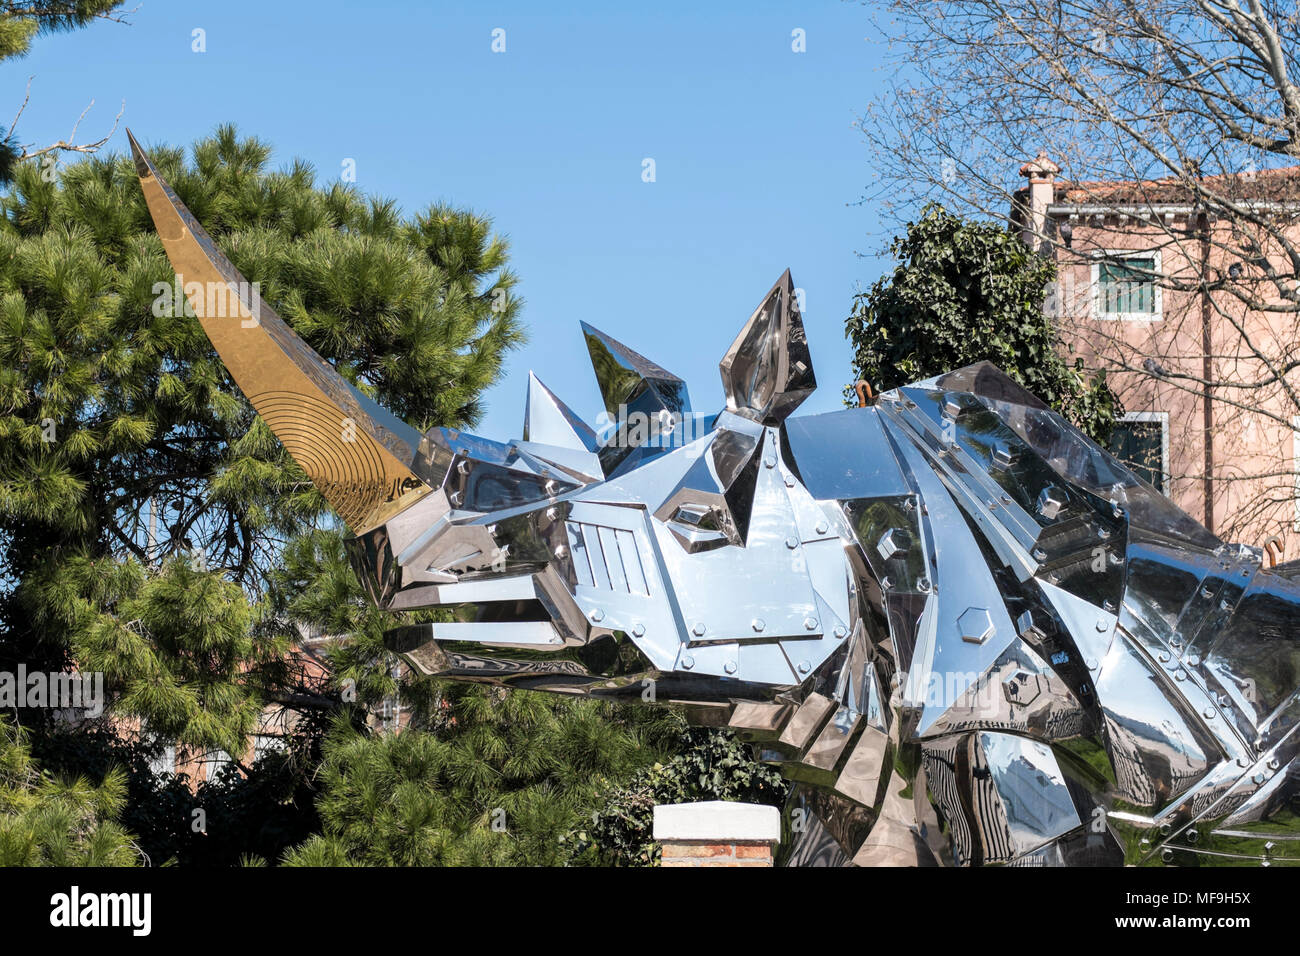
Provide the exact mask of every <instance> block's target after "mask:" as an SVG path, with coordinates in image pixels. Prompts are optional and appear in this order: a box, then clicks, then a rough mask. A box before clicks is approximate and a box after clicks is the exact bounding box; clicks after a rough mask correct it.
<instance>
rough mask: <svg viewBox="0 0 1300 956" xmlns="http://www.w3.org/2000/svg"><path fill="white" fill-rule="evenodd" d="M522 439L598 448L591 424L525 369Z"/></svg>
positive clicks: (546, 443)
mask: <svg viewBox="0 0 1300 956" xmlns="http://www.w3.org/2000/svg"><path fill="white" fill-rule="evenodd" d="M524 441H530V442H539V443H540V444H543V445H558V446H559V447H561V448H568V449H571V450H573V451H587V452H595V451H597V450H598V449H599V448H600V441H599V440H598V439H597V438H596V433H595V432H594V431H592V429H591V426H590V425H588V424H587V423H586V422H584V421H583V420H582V419H581V418H579V417H578V416H577V415H575V414H574V413H573V411H572V410H570V408H569V406H568V405H565V404H564V402H562V401H560V400H559V399H558V398H556V396H555V393H554V392H552V391H551V390H550V389H549V388H547V387H546V386H545V385H543V384H542V380H541V379H540V378H538V377H537V376H536V375H534V374H533V373H532V372H529V373H528V402H527V405H526V406H525V408H524Z"/></svg>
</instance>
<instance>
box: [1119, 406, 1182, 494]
mask: <svg viewBox="0 0 1300 956" xmlns="http://www.w3.org/2000/svg"><path fill="white" fill-rule="evenodd" d="M1110 453H1111V454H1112V455H1114V456H1115V457H1116V458H1118V459H1119V460H1120V461H1122V462H1124V464H1126V465H1127V466H1128V467H1129V469H1130V470H1131V471H1132V472H1133V473H1134V474H1136V475H1137V476H1138V477H1139V478H1141V479H1142V480H1143V481H1146V482H1148V483H1149V484H1150V485H1151V486H1152V487H1154V488H1155V489H1156V491H1158V492H1160V493H1161V494H1168V491H1167V487H1166V486H1167V484H1168V478H1169V413H1168V412H1129V413H1128V414H1127V415H1125V416H1124V418H1123V419H1122V420H1120V421H1118V422H1116V423H1115V430H1114V431H1113V432H1111V436H1110Z"/></svg>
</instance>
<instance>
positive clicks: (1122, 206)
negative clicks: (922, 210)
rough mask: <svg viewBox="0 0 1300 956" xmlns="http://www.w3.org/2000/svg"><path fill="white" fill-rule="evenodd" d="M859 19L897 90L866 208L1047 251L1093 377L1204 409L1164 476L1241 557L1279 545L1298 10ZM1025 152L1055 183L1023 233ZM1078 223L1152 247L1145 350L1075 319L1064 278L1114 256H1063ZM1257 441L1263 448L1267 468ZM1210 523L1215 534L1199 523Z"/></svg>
mask: <svg viewBox="0 0 1300 956" xmlns="http://www.w3.org/2000/svg"><path fill="white" fill-rule="evenodd" d="M870 6H872V7H874V12H873V15H872V21H873V25H874V28H875V29H876V30H877V31H878V32H879V33H880V34H881V35H882V37H883V38H884V39H885V40H886V41H887V43H888V49H889V54H888V56H889V59H890V62H889V64H888V66H889V67H890V68H892V70H893V81H892V86H891V87H890V89H889V90H888V91H887V92H886V93H885V94H884V95H882V96H880V97H878V98H877V99H876V100H875V101H874V102H872V103H870V104H869V106H868V108H867V109H866V111H865V113H864V115H863V116H862V117H861V118H860V127H861V129H862V131H863V133H864V135H865V137H866V139H867V141H868V144H869V145H870V146H871V147H872V152H873V157H872V159H873V162H874V166H875V170H876V174H877V177H878V179H877V181H876V183H875V184H874V185H873V187H871V189H869V191H868V194H867V196H866V197H865V199H866V200H871V201H877V202H879V203H880V204H881V205H882V206H883V208H885V209H886V210H887V212H888V213H890V214H891V215H889V216H887V219H890V220H892V221H893V222H897V221H898V220H900V219H904V218H907V217H908V216H909V215H911V214H912V213H913V212H914V211H915V210H916V209H917V208H918V206H919V204H920V203H921V202H923V201H925V200H932V199H933V200H939V201H942V202H943V203H944V204H945V205H946V206H947V207H948V208H949V209H952V210H953V211H956V212H962V213H966V214H974V215H981V216H993V217H997V218H1000V219H1004V220H1006V221H1007V222H1008V223H1009V224H1010V225H1011V227H1012V228H1014V229H1016V230H1017V231H1021V232H1022V235H1025V238H1026V239H1027V240H1028V241H1030V242H1032V243H1033V244H1035V245H1037V246H1039V247H1040V248H1042V249H1043V250H1044V251H1045V252H1048V253H1050V254H1053V255H1054V256H1056V258H1057V260H1058V263H1060V264H1061V273H1062V285H1061V287H1060V288H1058V289H1057V290H1055V293H1056V294H1055V295H1054V296H1053V297H1051V298H1050V299H1049V307H1054V308H1056V309H1057V310H1058V312H1057V314H1058V315H1059V317H1060V322H1061V325H1062V334H1063V338H1064V339H1066V340H1068V341H1086V342H1087V343H1088V349H1087V351H1088V352H1089V362H1090V364H1096V365H1098V366H1100V367H1104V368H1107V369H1108V370H1111V372H1112V382H1113V383H1118V389H1117V390H1118V391H1119V393H1120V395H1121V398H1123V399H1125V400H1126V401H1133V400H1134V396H1141V395H1144V394H1145V395H1150V394H1155V393H1159V394H1162V395H1165V396H1168V395H1169V393H1170V391H1171V390H1174V391H1178V392H1181V393H1182V394H1183V395H1184V396H1185V405H1187V407H1193V408H1196V409H1198V413H1197V415H1196V417H1197V418H1201V416H1200V414H1199V409H1201V408H1204V410H1205V414H1204V417H1203V420H1202V421H1198V422H1197V423H1196V428H1197V430H1198V431H1199V432H1200V435H1199V437H1198V440H1199V441H1200V442H1201V443H1202V444H1203V445H1204V447H1205V451H1206V453H1205V455H1204V456H1203V463H1201V462H1198V467H1196V468H1189V469H1185V473H1184V474H1180V475H1174V476H1173V478H1174V480H1175V483H1177V482H1182V483H1183V487H1184V488H1195V489H1196V491H1197V493H1198V494H1202V493H1205V494H1207V496H1208V498H1209V500H1213V499H1214V497H1215V496H1216V495H1217V496H1218V497H1219V499H1220V501H1221V502H1229V503H1230V507H1229V508H1228V509H1227V510H1228V511H1229V514H1227V515H1225V516H1224V517H1223V519H1222V520H1221V521H1220V527H1219V528H1217V529H1215V530H1217V531H1219V532H1220V533H1222V534H1227V535H1242V536H1243V540H1252V538H1253V539H1254V541H1253V542H1252V543H1258V541H1259V536H1260V535H1261V534H1266V533H1283V532H1285V533H1286V534H1292V533H1294V529H1295V528H1296V527H1298V525H1297V512H1296V503H1295V500H1296V489H1297V474H1296V465H1295V453H1294V451H1293V443H1292V440H1291V436H1292V434H1293V428H1294V427H1295V425H1294V423H1295V421H1296V419H1297V416H1300V376H1298V375H1297V373H1296V369H1297V367H1298V366H1300V286H1297V279H1298V278H1300V169H1297V168H1296V167H1297V164H1298V163H1300V77H1298V76H1297V67H1298V66H1300V64H1298V63H1297V57H1298V56H1300V12H1298V11H1297V6H1296V4H1295V2H1294V0H973V2H958V0H891V2H887V3H886V2H883V0H880V2H877V3H874V4H870ZM1040 151H1041V152H1045V153H1046V156H1047V157H1050V159H1051V160H1053V161H1054V162H1055V164H1056V165H1058V166H1059V167H1060V174H1059V181H1058V183H1057V184H1056V186H1055V187H1054V188H1055V190H1056V192H1054V194H1053V195H1054V196H1055V199H1054V202H1055V203H1056V204H1057V209H1056V211H1055V212H1056V214H1055V215H1049V216H1046V217H1039V218H1038V219H1035V218H1034V217H1033V215H1031V210H1030V209H1028V208H1027V205H1026V204H1027V190H1025V188H1024V186H1025V183H1024V180H1023V179H1022V178H1021V176H1020V175H1019V172H1020V168H1021V164H1022V163H1024V162H1025V161H1026V159H1030V158H1032V157H1034V156H1035V155H1036V154H1039V153H1040ZM1067 208H1068V209H1069V210H1070V211H1071V213H1072V215H1073V220H1071V218H1070V216H1069V215H1066V214H1065V210H1066V209H1067ZM1080 212H1082V217H1080V215H1079V214H1080ZM1062 222H1068V223H1072V224H1071V228H1067V229H1064V230H1062V229H1061V228H1060V226H1061V223H1062ZM1080 223H1081V224H1082V225H1083V226H1084V227H1085V228H1083V229H1080V228H1079V225H1080ZM1090 226H1098V227H1102V228H1103V229H1109V230H1111V231H1119V232H1126V233H1128V234H1130V235H1138V236H1141V237H1142V238H1143V242H1144V244H1145V246H1146V248H1148V249H1152V250H1160V251H1161V253H1162V254H1161V255H1160V256H1158V257H1157V258H1155V259H1153V260H1152V262H1151V265H1150V270H1149V272H1147V273H1146V274H1145V275H1140V276H1135V279H1137V280H1145V281H1148V282H1150V283H1153V284H1154V285H1157V286H1158V287H1159V288H1160V289H1161V290H1162V292H1163V293H1164V295H1165V301H1166V303H1176V304H1177V305H1176V307H1174V308H1170V309H1166V310H1165V311H1164V318H1163V321H1162V322H1161V323H1160V325H1161V327H1162V328H1161V331H1160V333H1159V334H1158V335H1157V334H1154V333H1153V334H1151V335H1149V336H1142V335H1135V334H1134V332H1133V328H1132V326H1131V324H1129V323H1124V322H1110V323H1099V322H1095V321H1091V322H1089V321H1086V319H1087V318H1089V317H1090V316H1089V315H1088V312H1089V310H1088V308H1086V307H1084V300H1087V299H1088V297H1089V296H1091V295H1094V294H1095V288H1080V287H1079V285H1080V284H1079V283H1075V287H1074V288H1071V287H1070V286H1071V282H1072V277H1074V276H1078V275H1083V274H1086V273H1085V272H1084V271H1083V268H1084V266H1085V265H1086V264H1088V263H1096V262H1098V261H1110V260H1111V256H1110V255H1109V254H1108V253H1109V252H1111V251H1113V250H1107V249H1105V248H1103V246H1104V243H1095V244H1094V246H1093V247H1092V248H1086V247H1081V245H1080V243H1078V242H1073V243H1072V242H1070V239H1071V236H1072V234H1076V233H1080V232H1084V233H1087V234H1089V235H1096V234H1097V231H1098V230H1097V229H1092V228H1089V227H1090ZM1125 262H1126V268H1130V269H1131V268H1132V266H1131V260H1127V259H1126V260H1125ZM1071 264H1074V265H1076V266H1078V267H1079V268H1077V269H1071V268H1069V266H1070V265H1071ZM1143 271H1145V270H1143ZM1082 285H1084V286H1086V285H1087V283H1086V282H1085V283H1082ZM1139 407H1140V406H1139ZM1257 429H1263V431H1261V432H1257V431H1256V430H1257ZM1261 447H1263V448H1268V449H1272V450H1273V452H1272V453H1271V454H1269V455H1266V456H1261V454H1260V452H1259V449H1260V448H1261ZM1211 482H1212V484H1211ZM1234 486H1235V487H1234ZM1221 510H1222V506H1221ZM1197 517H1202V516H1201V515H1199V514H1198V515H1197ZM1206 517H1207V518H1208V519H1209V520H1210V522H1211V523H1212V522H1213V518H1214V514H1213V511H1212V510H1211V511H1210V512H1209V513H1208V514H1207V515H1206Z"/></svg>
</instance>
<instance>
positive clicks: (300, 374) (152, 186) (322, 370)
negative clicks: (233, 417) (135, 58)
mask: <svg viewBox="0 0 1300 956" xmlns="http://www.w3.org/2000/svg"><path fill="white" fill-rule="evenodd" d="M127 135H128V139H129V141H130V143H131V152H132V155H133V157H134V159H135V166H136V172H137V174H138V175H139V177H140V188H141V189H142V190H143V191H144V197H145V203H146V204H147V205H148V207H149V214H150V215H151V216H152V217H153V221H154V226H155V228H156V229H157V230H158V236H159V238H160V239H162V242H163V248H164V249H165V250H166V252H167V258H168V259H170V260H171V264H172V268H173V269H174V270H175V271H176V276H177V282H178V285H179V287H180V288H181V289H183V290H184V293H185V295H186V297H187V298H188V299H189V302H190V305H191V306H192V307H193V309H194V313H195V315H197V316H198V319H199V322H200V323H201V324H202V326H203V331H204V332H206V333H207V336H208V338H209V339H210V340H211V341H212V344H213V346H214V347H215V348H216V350H217V354H218V355H220V356H221V360H222V361H223V362H224V363H225V365H226V368H227V369H228V370H229V371H230V374H231V376H232V377H233V378H234V380H235V382H236V383H237V384H238V385H239V387H240V389H241V390H242V391H243V393H244V394H245V395H246V396H247V397H248V400H249V402H250V403H252V405H253V407H254V408H255V409H257V412H258V414H259V415H261V416H262V418H263V419H264V420H265V421H266V423H267V425H268V426H270V428H271V431H272V432H274V433H275V436H276V437H277V438H279V439H280V442H281V443H282V444H283V445H284V447H285V448H286V449H287V450H288V451H289V454H291V455H292V456H293V457H294V459H295V460H296V461H297V462H298V464H299V465H301V466H302V468H303V470H304V471H305V472H306V473H307V475H308V476H309V477H310V478H311V480H312V481H313V482H314V483H315V484H316V486H317V487H318V488H319V489H320V491H321V494H322V495H324V496H325V499H326V500H327V501H329V503H330V504H331V505H332V506H333V507H334V509H335V510H336V511H337V512H338V513H339V516H340V517H341V518H342V519H343V520H344V521H345V522H346V523H347V525H348V526H349V527H350V528H352V529H353V530H354V531H362V530H365V529H368V528H371V527H374V526H375V525H377V524H379V523H381V522H382V521H384V520H386V519H387V518H388V517H390V516H391V515H392V514H395V513H396V512H397V511H399V510H401V509H403V508H405V507H407V506H409V505H410V504H412V503H414V502H415V501H416V500H418V499H419V498H420V497H421V496H422V495H424V494H427V493H428V492H429V491H430V490H432V489H431V488H430V485H429V484H428V483H426V481H424V480H422V478H421V473H420V472H418V471H417V468H418V467H419V466H418V463H417V460H416V459H417V449H418V447H419V443H420V436H419V433H418V432H416V430H415V429H413V428H411V427H410V426H409V425H407V424H406V423H405V422H403V421H401V420H400V419H398V418H397V417H396V416H394V415H393V414H392V413H391V412H389V411H387V410H386V409H384V408H382V407H381V406H379V405H378V404H377V403H375V402H374V401H372V400H371V399H370V398H368V397H367V396H365V395H364V394H362V393H361V392H359V391H358V390H357V389H356V388H354V387H353V386H352V385H351V384H350V383H349V382H348V381H347V380H346V379H344V378H343V376H341V375H340V374H339V373H338V372H337V371H336V370H335V369H334V367H333V366H332V365H330V364H329V363H328V362H326V361H325V360H324V359H323V358H321V357H320V356H319V355H317V354H316V353H315V352H314V351H312V349H311V347H310V346H308V345H307V343H306V342H304V341H303V340H302V339H300V338H299V337H298V336H297V335H296V334H294V332H293V330H292V329H290V328H289V326H288V325H287V324H286V323H285V322H284V320H283V319H281V318H280V317H279V316H278V315H276V314H275V312H274V310H272V309H271V307H270V306H268V305H267V304H266V303H264V302H263V301H262V298H261V296H260V295H259V293H258V290H257V287H256V286H255V285H252V284H250V283H248V282H247V281H246V280H245V279H244V277H243V276H242V275H240V274H239V271H238V270H237V269H236V268H235V267H234V266H233V265H232V264H231V263H230V260H228V259H227V258H226V257H225V256H224V255H223V254H222V253H221V251H220V250H219V249H218V248H217V246H216V244H215V243H214V242H213V241H212V239H211V238H210V237H209V236H208V234H207V232H206V231H205V230H204V229H203V227H202V226H201V225H200V224H199V222H198V220H196V219H195V218H194V216H193V215H192V214H191V213H190V211H189V210H188V209H186V208H185V204H184V203H182V202H181V201H180V199H178V198H177V196H176V194H175V193H174V192H173V191H172V189H171V187H169V186H168V185H167V183H166V182H164V181H163V179H162V177H161V176H159V175H158V170H157V169H156V168H155V167H154V164H153V162H152V161H151V160H150V159H149V156H148V154H147V153H146V152H145V151H144V150H143V149H142V148H141V147H140V144H139V143H138V142H137V141H136V139H135V137H134V136H133V135H131V134H130V132H129V131H128V134H127Z"/></svg>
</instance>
